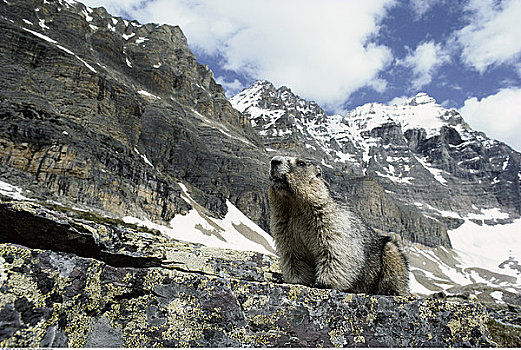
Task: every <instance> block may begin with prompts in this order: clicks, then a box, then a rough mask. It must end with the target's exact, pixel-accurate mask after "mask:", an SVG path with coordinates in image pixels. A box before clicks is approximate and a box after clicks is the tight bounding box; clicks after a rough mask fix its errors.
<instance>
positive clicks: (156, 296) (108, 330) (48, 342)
mask: <svg viewBox="0 0 521 350" xmlns="http://www.w3.org/2000/svg"><path fill="white" fill-rule="evenodd" d="M0 293H1V298H0V313H1V314H2V318H1V320H0V346H1V347H48V346H50V347H64V346H67V347H99V346H101V347H129V346H130V347H178V346H184V347H188V346H189V347H225V346H235V347H239V346H256V347H259V346H263V347H267V346H279V347H282V346H387V347H393V346H402V347H404V346H429V347H441V346H491V345H494V344H495V343H494V341H493V340H492V338H491V336H490V334H489V331H488V328H487V322H488V316H487V312H486V310H485V309H484V308H483V306H481V305H480V304H479V303H478V302H477V301H475V300H474V301H473V300H468V301H460V300H446V299H436V298H427V299H422V298H417V297H414V296H409V297H383V296H370V295H353V294H348V293H343V292H339V291H335V290H327V289H315V288H308V287H304V286H300V285H289V284H283V283H282V282H281V275H280V272H279V269H278V259H277V258H276V257H274V256H270V255H263V254H260V253H255V252H239V251H234V250H224V249H217V248H209V247H204V246H201V245H197V244H191V243H185V242H180V241H175V240H171V239H169V238H166V237H164V236H162V235H161V234H160V233H158V232H153V231H149V230H148V229H145V228H142V227H137V226H133V225H128V224H124V223H122V222H119V221H117V220H114V219H110V218H104V217H95V216H93V215H92V214H90V213H88V212H81V211H76V210H72V209H68V208H63V207H59V206H54V207H49V206H48V205H42V204H37V203H35V202H23V201H3V202H0Z"/></svg>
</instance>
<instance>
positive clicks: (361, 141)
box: [230, 81, 521, 300]
mask: <svg viewBox="0 0 521 350" xmlns="http://www.w3.org/2000/svg"><path fill="white" fill-rule="evenodd" d="M230 101H231V103H232V104H233V106H234V107H235V108H236V109H237V110H239V111H241V112H242V113H243V114H245V115H246V116H247V117H248V118H250V120H251V124H252V126H253V127H254V128H255V129H256V130H257V131H258V133H259V134H260V135H261V136H263V138H264V145H265V147H266V150H267V151H268V152H269V153H271V154H275V153H278V152H285V153H293V154H300V155H303V156H305V157H308V158H311V159H314V160H315V161H316V162H318V163H321V164H322V165H323V168H324V170H325V174H326V178H327V179H328V180H329V183H330V186H331V188H332V190H333V191H334V192H335V195H336V196H337V197H339V198H341V199H342V200H344V201H347V202H351V204H352V206H353V207H355V208H356V209H357V210H358V211H359V212H360V213H362V214H363V216H364V218H365V219H366V221H367V222H369V223H370V224H371V226H373V227H374V228H376V229H380V230H382V231H384V232H388V231H394V232H397V233H399V234H400V235H401V236H402V237H403V238H404V239H405V240H406V243H405V244H406V245H407V252H408V256H409V257H410V259H411V271H412V274H411V283H412V288H413V290H415V292H417V293H420V294H430V293H432V292H434V291H445V292H446V293H449V294H450V293H453V294H454V293H456V294H458V293H462V291H463V290H465V292H464V293H466V294H468V293H476V294H478V295H481V297H482V298H485V296H486V298H487V299H488V300H493V299H494V296H496V299H497V298H499V299H501V298H502V297H505V298H506V299H509V300H512V299H510V298H512V297H514V296H515V295H517V294H518V293H519V292H520V286H521V284H520V282H519V281H521V268H520V265H519V264H520V262H521V236H520V235H519V232H521V219H520V218H519V217H520V203H521V201H520V179H521V174H520V159H521V157H520V154H519V153H518V152H516V151H514V150H513V149H512V148H510V147H509V146H507V145H506V144H504V143H502V142H500V141H497V140H493V139H490V138H488V137H487V136H486V135H485V134H484V133H482V132H479V131H475V130H473V129H472V128H471V127H470V126H469V125H468V124H467V123H466V122H465V121H464V119H463V117H462V116H461V115H460V114H459V113H458V112H457V111H456V110H453V109H452V110H449V109H446V108H444V107H442V106H440V105H439V104H437V103H436V101H435V100H434V99H433V98H432V97H430V96H428V95H427V94H425V93H419V94H417V95H416V96H414V97H411V98H409V99H408V100H406V101H404V102H403V104H400V105H384V104H378V103H370V104H366V105H363V106H360V107H357V108H355V109H354V110H352V111H348V112H346V113H345V114H344V115H327V113H326V112H325V111H324V110H323V109H322V108H321V107H320V106H318V105H317V104H316V103H314V102H310V101H306V100H304V99H302V98H300V97H298V96H296V95H295V94H294V93H292V92H291V90H290V89H288V88H287V87H284V86H283V87H280V88H275V87H274V86H273V84H271V83H270V82H268V81H258V82H256V83H255V84H253V85H252V86H251V87H249V88H247V89H244V90H243V91H242V92H240V93H238V94H237V95H235V96H233V97H232V98H231V99H230ZM357 181H359V182H363V183H365V184H366V186H365V189H364V190H365V191H364V190H362V192H366V193H368V194H367V195H366V196H363V198H360V197H359V196H356V195H355V196H353V194H356V193H359V192H361V188H364V187H363V186H362V187H357V188H356V189H354V188H353V183H355V182H357ZM407 218H411V220H407ZM505 288H506V289H505ZM514 298H515V297H514ZM501 300H502V299H501Z"/></svg>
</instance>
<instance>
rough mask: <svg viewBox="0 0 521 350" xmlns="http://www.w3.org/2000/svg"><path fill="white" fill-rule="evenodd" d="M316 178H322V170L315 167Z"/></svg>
mask: <svg viewBox="0 0 521 350" xmlns="http://www.w3.org/2000/svg"><path fill="white" fill-rule="evenodd" d="M317 177H322V168H321V167H319V166H317Z"/></svg>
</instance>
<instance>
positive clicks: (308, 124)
mask: <svg viewBox="0 0 521 350" xmlns="http://www.w3.org/2000/svg"><path fill="white" fill-rule="evenodd" d="M0 30H1V32H2V36H1V37H0V68H1V69H0V77H1V79H2V85H1V86H0V121H1V122H0V293H1V294H2V298H1V302H0V313H1V314H2V315H3V316H2V318H1V319H0V345H2V346H3V347H8V346H31V347H38V346H69V347H72V346H92V347H96V346H134V347H136V346H138V347H139V346H141V347H144V346H246V345H247V346H270V345H273V346H285V345H298V346H309V345H310V344H312V345H330V344H333V345H351V346H353V345H356V344H361V343H365V344H369V345H375V346H376V345H378V346H382V345H387V346H407V345H410V346H413V345H432V346H449V345H452V346H455V345H461V346H463V345H475V346H478V345H483V346H485V345H488V344H491V343H490V339H489V335H490V334H489V333H490V332H489V331H488V328H487V327H491V326H490V325H491V323H490V322H488V321H487V320H486V314H485V310H484V309H483V307H482V306H481V305H480V304H479V303H476V302H475V301H473V296H472V294H476V295H477V296H478V298H479V300H480V301H483V302H485V301H489V302H490V305H491V306H487V309H488V310H489V311H490V310H494V311H493V313H491V315H493V319H494V320H497V321H501V322H503V323H501V324H500V323H499V322H497V323H494V325H495V326H497V327H499V328H500V329H503V328H501V327H507V326H504V324H509V325H512V324H514V325H517V324H518V323H519V322H518V319H517V318H516V317H518V316H517V315H518V314H519V312H518V311H516V310H518V306H519V305H520V304H521V301H520V300H518V297H517V295H519V283H518V282H517V281H518V277H519V276H518V275H516V273H517V272H516V271H518V270H516V269H517V268H518V266H519V259H517V256H518V255H517V252H515V251H514V252H513V255H512V259H510V258H509V257H508V256H503V254H502V253H501V254H496V255H497V259H501V261H495V260H494V261H490V260H486V259H481V260H479V261H478V260H475V261H477V263H476V262H475V261H474V260H472V259H475V258H476V256H479V254H478V253H480V249H481V250H486V249H487V248H490V247H491V246H486V244H484V243H483V242H481V244H480V245H479V246H473V247H472V250H470V249H469V248H470V247H464V248H465V249H463V250H462V251H461V252H460V251H458V249H460V248H461V247H462V243H461V241H462V240H463V241H464V240H465V239H468V238H470V237H473V236H474V235H471V234H469V232H470V231H473V230H475V229H476V227H480V228H482V229H484V230H485V229H488V228H490V227H493V228H495V227H510V228H511V230H513V231H515V229H516V227H517V226H516V225H517V224H518V221H517V217H518V216H519V210H518V209H517V211H516V206H515V203H518V202H516V199H515V195H516V192H515V191H511V190H510V189H511V188H510V187H504V186H506V184H507V183H508V182H507V181H506V180H504V179H510V177H509V176H510V175H512V174H515V176H518V174H519V162H518V160H519V157H518V154H517V153H515V152H513V151H512V152H511V153H508V152H510V151H511V150H510V149H509V148H508V146H506V145H502V144H500V143H497V142H495V141H486V142H485V141H483V142H481V141H479V139H476V140H477V141H476V143H475V144H473V143H472V142H474V141H472V142H468V144H467V141H468V140H467V139H464V138H465V137H469V138H472V137H475V138H478V137H482V138H483V140H485V139H486V137H485V136H484V135H481V134H479V133H476V132H474V131H472V130H470V129H469V128H467V129H465V130H467V131H466V132H467V133H468V134H465V133H464V131H462V130H463V129H462V130H460V129H459V126H457V125H456V124H458V123H459V124H461V127H462V128H463V127H464V123H463V121H462V120H461V121H458V120H459V119H458V118H457V115H456V114H455V115H454V118H452V119H451V118H449V117H448V116H447V117H446V118H445V117H443V116H441V117H440V118H442V119H443V118H445V119H446V120H445V119H444V120H445V122H446V123H447V124H443V125H444V126H441V127H440V129H439V130H440V132H439V134H436V132H435V131H433V132H432V133H431V131H426V130H424V134H423V133H422V130H423V129H421V128H415V127H410V128H408V126H410V125H411V124H407V125H406V123H405V121H404V120H402V119H399V118H398V119H397V117H393V118H391V119H392V122H391V121H389V122H388V123H381V111H382V110H385V108H388V111H390V110H392V109H393V108H399V107H393V106H387V107H385V106H382V105H376V104H375V105H374V106H373V109H374V113H373V111H371V110H370V109H369V107H367V106H362V107H360V112H359V113H358V114H356V113H355V112H356V110H355V111H353V112H350V113H352V115H351V114H349V115H346V116H338V115H337V116H328V115H327V114H326V113H325V112H324V111H323V110H322V109H321V108H320V107H319V106H318V105H317V104H315V103H312V102H308V101H304V100H302V99H300V98H298V97H297V96H295V95H294V94H293V93H292V92H291V91H290V90H289V89H287V88H280V89H275V88H274V87H273V85H271V84H269V83H268V82H259V83H257V84H255V85H254V87H252V88H251V89H247V90H245V91H243V93H242V95H241V94H239V95H238V96H236V97H234V98H233V99H231V101H228V100H227V99H226V97H225V95H224V90H223V89H222V87H221V86H220V85H218V84H216V82H215V80H214V79H213V73H212V72H211V71H210V70H209V68H208V67H207V66H204V65H201V64H199V63H198V62H197V59H196V57H195V56H194V55H193V53H192V52H191V51H190V49H189V48H188V45H187V40H186V38H185V36H184V35H183V33H182V31H181V29H180V28H179V27H175V26H168V25H158V24H153V23H152V24H140V23H138V22H137V21H129V20H126V19H123V18H120V17H114V16H112V15H110V14H109V13H107V12H106V11H105V10H104V9H103V8H90V7H87V6H84V5H82V4H81V3H78V2H75V1H72V0H5V1H1V2H0ZM254 90H255V91H256V92H255V93H254ZM241 96H242V98H241ZM422 99H423V100H426V99H428V98H427V97H426V96H423V97H422V96H420V97H417V100H416V101H415V102H412V101H410V102H409V103H408V105H407V106H409V107H407V106H406V105H404V106H402V108H409V111H417V110H418V109H417V108H418V107H419V106H421V105H422V103H420V102H421V101H422ZM425 105H428V106H430V107H429V108H431V107H432V108H431V109H436V110H440V108H441V107H439V106H434V107H435V108H434V107H433V105H435V103H434V102H428V103H426V104H425ZM234 106H235V107H236V108H234ZM364 108H365V109H364ZM378 113H380V114H378ZM382 113H383V112H382ZM388 113H390V112H388ZM372 117H374V118H373V119H371V118H372ZM402 117H403V118H406V117H407V116H406V115H405V114H403V115H402ZM389 120H390V119H389ZM451 120H452V121H451ZM450 123H453V124H454V123H455V124H454V125H452V124H450ZM422 125H424V124H423V122H422ZM447 125H448V126H447ZM451 125H452V126H451ZM373 126H374V127H373ZM445 126H446V128H447V130H445V129H444V127H445ZM437 127H438V126H435V127H433V128H437ZM451 128H452V129H454V130H456V132H457V133H458V135H460V138H462V140H463V141H462V142H461V143H460V144H458V148H457V149H456V150H454V149H452V148H451V147H452V146H454V145H455V144H456V143H455V142H456V141H455V140H457V137H456V134H454V132H453V131H450V130H449V129H451ZM429 130H430V129H429ZM411 133H412V134H411ZM400 135H402V136H400ZM466 135H467V136H466ZM468 135H470V136H468ZM480 135H481V136H480ZM465 140H467V141H465ZM469 140H470V139H469ZM472 140H474V139H472ZM487 140H488V139H487ZM478 141H479V142H478ZM480 142H481V143H480ZM487 142H488V144H489V146H490V147H488V146H487ZM467 146H468V147H467ZM443 147H445V148H443ZM480 147H481V148H480ZM487 147H488V148H487ZM442 148H443V149H446V151H443V152H441V151H439V149H442ZM274 150H277V152H294V153H298V154H301V155H303V156H305V157H308V158H312V159H315V160H316V161H317V162H319V163H321V164H322V165H323V168H324V176H325V178H326V179H327V181H328V182H329V183H330V186H331V189H332V192H333V194H334V196H335V197H337V198H338V199H339V200H343V201H347V202H350V203H351V205H352V206H353V207H354V208H355V210H358V211H359V213H360V215H361V216H362V217H363V218H364V220H365V221H367V223H368V224H370V225H371V226H372V227H373V228H375V229H377V230H380V231H382V232H383V233H388V232H394V233H396V234H398V235H399V236H401V237H402V238H403V241H404V244H405V246H406V248H407V252H408V255H409V257H410V259H411V287H412V291H413V293H414V294H417V295H428V294H432V293H434V292H440V295H438V296H437V298H432V297H431V298H420V297H416V296H410V297H407V298H403V299H399V300H398V299H396V300H395V299H393V298H386V297H380V296H376V297H373V296H353V295H349V294H347V293H342V292H338V291H331V290H319V289H315V288H307V287H304V286H295V285H286V284H283V283H281V282H282V281H281V278H280V270H279V267H278V260H277V258H276V254H275V249H274V244H273V241H272V239H271V237H270V236H269V234H268V233H267V231H268V206H267V195H266V189H267V185H268V181H269V180H268V164H269V159H270V158H271V156H272V155H274V154H275V151H274ZM494 150H495V151H497V152H499V151H501V152H503V153H501V152H500V153H501V155H496V156H493V155H492V153H493V152H495V151H494ZM507 151H508V152H507ZM400 152H402V153H400ZM422 152H423V153H425V155H423V156H422V155H421V154H423V153H422ZM440 152H441V153H442V154H441V156H440V157H446V158H443V159H446V160H447V164H449V165H450V164H452V163H451V162H452V161H456V164H457V162H459V161H461V160H462V159H463V158H461V159H458V158H456V156H457V155H458V154H459V156H460V157H471V156H473V157H481V158H482V160H479V161H478V160H477V159H476V160H474V161H473V162H474V163H475V164H476V167H477V166H478V165H479V166H480V169H481V170H479V171H478V170H476V171H475V172H474V173H473V172H471V171H470V170H469V172H468V174H467V175H465V174H463V172H462V171H463V170H461V169H460V170H458V171H460V172H459V173H458V172H454V174H453V173H450V172H449V171H448V170H441V169H442V168H441V165H437V163H435V162H434V160H433V159H434V157H435V155H437V154H438V153H440ZM458 152H459V153H458ZM472 152H475V153H474V154H473V153H472ZM487 152H488V153H487ZM505 152H506V153H505ZM431 153H432V154H433V155H432V158H428V157H429V156H431ZM447 154H448V155H447ZM504 154H508V155H509V157H510V158H509V160H508V162H506V161H505V159H506V158H504V157H503V156H504ZM500 156H501V157H503V158H501V159H499V158H498V159H495V158H494V157H500ZM392 157H395V158H396V159H398V158H399V157H402V158H403V159H402V158H400V159H402V160H403V163H400V162H399V161H398V160H395V159H394V158H392ZM407 157H409V158H407ZM516 157H517V158H516ZM406 158H407V160H408V161H409V162H410V165H409V167H408V168H407V167H406V164H405V163H406V161H405V159H406ZM424 158H425V159H424ZM481 158H480V159H481ZM465 159H466V158H465ZM469 159H472V158H469ZM493 159H495V160H493ZM498 162H499V163H498ZM505 162H506V164H505ZM516 162H517V163H516ZM474 163H473V164H474ZM496 163H497V164H501V171H499V172H497V173H496V176H497V180H495V181H496V182H495V183H494V184H491V185H490V186H489V183H488V182H487V183H485V182H483V181H484V180H485V179H488V177H487V176H489V177H490V176H492V175H494V171H496V170H497V169H496V168H494V167H495V164H496ZM516 164H517V165H516ZM465 166H466V165H465ZM503 166H504V169H503ZM516 166H517V173H516ZM460 167H461V168H462V169H463V168H464V166H463V165H461V166H460ZM443 169H444V168H443ZM458 169H459V168H458ZM465 169H466V168H465ZM402 171H403V172H406V171H407V173H403V175H404V176H402V173H401V172H402ZM446 172H447V173H446ZM380 174H383V175H380ZM392 174H394V176H391V175H392ZM462 174H463V175H462ZM458 176H460V177H458ZM465 176H468V177H469V178H468V179H466V180H465V181H467V182H466V185H465V186H462V187H461V188H458V185H461V184H463V183H464V180H463V179H464V177H465ZM404 179H405V180H406V181H405V180H404ZM441 179H444V180H445V181H446V182H447V183H446V184H445V185H446V186H445V185H444V184H443V183H442V182H443V181H442V180H441ZM517 179H518V178H517ZM438 180H440V181H441V182H440V181H438ZM433 181H434V182H433ZM435 181H437V183H435ZM458 181H459V182H458ZM479 181H482V183H481V185H480V186H481V187H480V186H478V185H477V184H478V183H479ZM512 181H513V180H512ZM517 181H518V180H517ZM431 182H432V183H431ZM516 184H517V186H518V187H519V181H518V182H516ZM502 186H503V187H502ZM512 186H513V185H512ZM426 187H427V188H426ZM503 188H507V189H509V191H508V192H505V193H503V192H501V189H503ZM432 189H435V190H436V191H434V192H432V191H431V190H432ZM481 190H483V191H484V192H483V193H479V192H478V191H481ZM517 190H519V189H517ZM438 191H439V193H438ZM518 192H519V191H518ZM518 192H517V193H518ZM454 202H458V203H454ZM474 207H475V208H474ZM449 211H450V213H449ZM447 213H449V214H447ZM516 215H517V216H516ZM487 223H496V224H497V225H496V226H488V225H486V224H487ZM478 224H480V225H478ZM472 225H475V226H476V227H475V226H472ZM508 225H510V226H508ZM456 227H458V228H456ZM458 230H459V231H458ZM458 232H459V233H461V235H459V237H460V238H464V239H459V240H458V239H456V237H457V236H456V235H455V233H458ZM480 234H483V235H486V234H488V233H487V232H480ZM498 237H499V236H498ZM513 237H514V236H512V235H510V233H509V235H504V236H502V238H501V239H498V242H500V243H502V244H503V243H504V242H507V241H509V240H510V242H512V238H513ZM483 241H485V240H483ZM451 247H452V248H451ZM478 248H479V249H478ZM463 253H469V254H468V255H465V256H464V254H463ZM470 253H472V254H470ZM476 254H478V255H476ZM464 258H465V259H466V260H465V259H464ZM479 266H484V267H485V268H480V267H479ZM507 272H508V273H507ZM441 292H442V293H445V294H447V295H449V297H448V298H449V299H451V301H447V300H445V299H447V298H445V297H444V296H443V295H441ZM453 301H454V302H453ZM418 310H420V311H418ZM491 312H492V311H491ZM345 315H349V317H348V318H347V319H346V318H345V317H344V316H345ZM360 315H362V316H360ZM346 317H347V316H346ZM476 320H477V321H476ZM516 322H517V323H516ZM418 325H420V326H418ZM511 328H512V327H511V326H508V327H507V328H506V329H507V330H510V329H511ZM490 329H492V328H490ZM389 330H390V331H389ZM418 330H421V333H422V334H419V331H418ZM403 332H405V333H403ZM402 334H407V335H409V334H410V336H407V339H406V340H404V338H403V336H402ZM494 339H496V338H494Z"/></svg>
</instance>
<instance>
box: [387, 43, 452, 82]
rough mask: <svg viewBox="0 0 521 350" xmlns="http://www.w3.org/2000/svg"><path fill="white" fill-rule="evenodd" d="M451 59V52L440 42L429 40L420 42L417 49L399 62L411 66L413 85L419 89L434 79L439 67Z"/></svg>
mask: <svg viewBox="0 0 521 350" xmlns="http://www.w3.org/2000/svg"><path fill="white" fill-rule="evenodd" d="M449 61H450V55H449V53H448V52H447V51H446V50H445V49H444V48H443V47H442V46H441V44H439V43H435V42H434V41H427V42H423V43H421V44H419V45H418V46H417V47H416V49H415V50H414V51H412V52H409V54H408V55H407V56H406V57H405V58H404V59H403V60H400V61H398V63H397V64H399V65H403V66H405V67H407V68H410V69H411V70H412V73H413V80H412V81H411V87H412V88H413V89H416V90H419V89H421V88H422V87H424V86H425V85H427V84H430V83H431V81H432V77H433V75H434V74H435V73H436V71H437V69H438V68H439V67H440V66H441V65H443V64H444V63H447V62H449Z"/></svg>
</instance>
